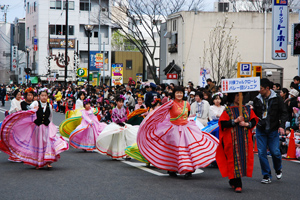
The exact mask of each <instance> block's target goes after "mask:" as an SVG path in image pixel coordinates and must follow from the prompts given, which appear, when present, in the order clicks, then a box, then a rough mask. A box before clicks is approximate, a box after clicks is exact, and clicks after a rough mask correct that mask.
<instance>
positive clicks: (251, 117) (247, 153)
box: [216, 93, 258, 193]
mask: <svg viewBox="0 0 300 200" xmlns="http://www.w3.org/2000/svg"><path fill="white" fill-rule="evenodd" d="M228 100H229V102H232V103H231V106H229V107H226V108H225V110H224V112H223V113H222V115H221V117H220V119H219V126H220V130H219V137H220V138H219V140H220V144H222V145H219V147H218V149H217V155H216V161H217V163H218V166H219V170H220V172H221V174H222V177H228V179H229V185H230V186H231V187H232V188H233V189H234V190H235V192H237V193H240V192H242V179H241V178H242V177H243V176H248V177H252V172H253V165H254V155H253V141H252V129H253V128H254V127H255V125H256V124H257V122H258V118H257V117H256V115H255V114H254V112H253V111H252V110H251V109H250V107H249V106H243V107H242V112H243V113H242V116H240V112H239V94H238V93H231V94H229V99H228Z"/></svg>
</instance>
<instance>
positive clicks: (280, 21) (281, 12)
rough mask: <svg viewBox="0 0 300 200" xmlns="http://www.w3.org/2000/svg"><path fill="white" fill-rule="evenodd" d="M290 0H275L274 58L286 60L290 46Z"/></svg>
mask: <svg viewBox="0 0 300 200" xmlns="http://www.w3.org/2000/svg"><path fill="white" fill-rule="evenodd" d="M288 12H289V9H288V0H273V7H272V59H273V60H286V59H287V46H288V26H289V24H288V19H289V18H288V17H289V15H288V14H289V13H288Z"/></svg>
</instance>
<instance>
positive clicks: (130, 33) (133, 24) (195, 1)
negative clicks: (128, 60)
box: [96, 0, 203, 83]
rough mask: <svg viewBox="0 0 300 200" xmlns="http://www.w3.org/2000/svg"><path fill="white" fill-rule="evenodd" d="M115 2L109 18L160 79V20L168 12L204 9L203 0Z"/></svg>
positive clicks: (156, 80) (165, 17)
mask: <svg viewBox="0 0 300 200" xmlns="http://www.w3.org/2000/svg"><path fill="white" fill-rule="evenodd" d="M113 3H114V5H112V6H111V8H112V9H111V11H110V12H108V13H107V16H106V18H108V19H109V20H110V22H111V23H113V24H114V25H115V26H117V27H118V28H119V30H120V32H121V33H122V35H123V36H124V37H125V38H126V40H127V41H128V42H130V43H132V44H133V45H134V46H136V48H137V49H138V50H139V51H140V52H141V53H142V54H143V56H144V58H145V62H146V64H147V69H148V70H149V71H150V73H151V74H152V76H153V79H154V81H155V82H156V83H159V78H158V77H157V75H156V66H155V57H154V56H155V52H156V51H158V48H159V45H160V44H159V37H160V35H161V31H160V24H161V22H165V21H166V20H167V17H168V15H170V14H173V13H176V12H179V11H182V10H187V11H190V10H195V9H196V10H201V8H202V6H203V4H202V3H203V0H188V1H187V0H164V1H161V0H128V1H127V2H126V1H114V2H113ZM96 19H97V18H96Z"/></svg>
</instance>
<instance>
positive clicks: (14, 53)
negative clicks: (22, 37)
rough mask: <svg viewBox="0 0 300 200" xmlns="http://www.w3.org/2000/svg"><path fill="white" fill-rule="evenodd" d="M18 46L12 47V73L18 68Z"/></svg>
mask: <svg viewBox="0 0 300 200" xmlns="http://www.w3.org/2000/svg"><path fill="white" fill-rule="evenodd" d="M17 59H18V46H12V47H11V66H12V71H14V70H16V68H17V67H18V66H17V65H18V62H17Z"/></svg>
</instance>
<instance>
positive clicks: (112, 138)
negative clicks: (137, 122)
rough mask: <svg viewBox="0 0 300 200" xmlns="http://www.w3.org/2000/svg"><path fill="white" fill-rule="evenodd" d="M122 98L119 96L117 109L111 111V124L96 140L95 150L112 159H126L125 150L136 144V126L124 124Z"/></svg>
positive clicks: (124, 115)
mask: <svg viewBox="0 0 300 200" xmlns="http://www.w3.org/2000/svg"><path fill="white" fill-rule="evenodd" d="M124 99H125V98H124V96H123V95H120V96H119V97H118V98H117V99H116V101H117V107H116V108H114V109H113V111H112V121H113V123H111V124H109V125H108V126H106V128H105V129H104V130H103V131H102V133H101V134H100V135H99V137H98V139H97V149H98V150H99V151H100V153H102V154H105V155H107V156H110V157H112V158H113V159H117V158H123V157H126V154H125V148H126V147H128V146H130V145H133V144H134V143H135V142H136V136H137V131H138V126H132V125H130V124H125V122H126V121H127V114H126V109H125V108H124V107H123V106H124Z"/></svg>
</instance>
